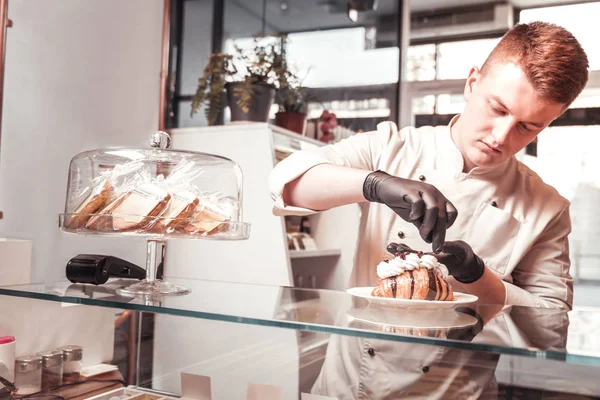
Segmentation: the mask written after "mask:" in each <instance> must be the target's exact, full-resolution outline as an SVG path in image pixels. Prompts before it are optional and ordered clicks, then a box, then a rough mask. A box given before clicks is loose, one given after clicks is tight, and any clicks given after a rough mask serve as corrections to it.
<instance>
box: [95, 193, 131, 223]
mask: <svg viewBox="0 0 600 400" xmlns="http://www.w3.org/2000/svg"><path fill="white" fill-rule="evenodd" d="M130 194H131V192H127V193H123V194H121V195H120V196H118V197H117V198H116V199H114V200H113V201H112V202H110V203H109V204H108V205H107V206H105V207H104V208H103V209H102V210H100V212H98V213H97V214H96V215H94V216H93V217H92V218H90V219H89V221H88V222H87V223H86V224H85V227H86V228H87V229H90V230H93V231H107V230H108V231H110V230H112V216H111V214H112V212H113V210H114V209H115V208H117V207H118V206H119V205H120V204H121V203H122V202H123V201H125V199H126V198H127V197H128V196H129V195H130Z"/></svg>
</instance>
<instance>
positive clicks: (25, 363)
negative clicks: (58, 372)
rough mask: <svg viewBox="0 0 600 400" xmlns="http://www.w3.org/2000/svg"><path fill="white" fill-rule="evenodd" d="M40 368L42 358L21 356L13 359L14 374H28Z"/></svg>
mask: <svg viewBox="0 0 600 400" xmlns="http://www.w3.org/2000/svg"><path fill="white" fill-rule="evenodd" d="M40 368H42V357H40V356H23V357H17V358H15V372H30V371H35V370H38V369H40Z"/></svg>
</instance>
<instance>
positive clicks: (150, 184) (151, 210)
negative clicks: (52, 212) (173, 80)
mask: <svg viewBox="0 0 600 400" xmlns="http://www.w3.org/2000/svg"><path fill="white" fill-rule="evenodd" d="M155 135H157V134H155ZM164 135H166V134H164ZM166 137H167V138H168V135H167V136H166ZM169 141H170V139H169V140H167V141H166V142H165V141H160V140H158V141H157V140H151V143H152V144H154V145H156V144H158V145H161V144H162V145H163V146H164V145H165V143H167V144H168V143H169ZM241 203H242V171H241V169H240V167H239V166H238V165H237V164H236V163H235V162H234V161H232V160H230V159H227V158H225V157H220V156H216V155H212V154H206V153H197V152H190V151H177V150H166V149H163V148H147V149H144V148H107V149H101V150H92V151H86V152H83V153H79V154H77V155H76V156H75V157H73V159H72V160H71V163H70V167H69V181H68V185H67V197H66V202H65V212H64V214H61V215H60V226H61V228H62V229H63V230H64V231H67V232H71V233H79V234H99V235H106V234H110V235H114V234H124V235H142V236H150V237H156V238H168V237H185V238H204V239H221V240H223V239H225V240H227V239H229V240H236V239H246V238H247V237H248V230H249V225H248V224H245V223H243V222H242V208H241Z"/></svg>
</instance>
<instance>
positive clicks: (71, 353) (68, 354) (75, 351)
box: [58, 345, 83, 383]
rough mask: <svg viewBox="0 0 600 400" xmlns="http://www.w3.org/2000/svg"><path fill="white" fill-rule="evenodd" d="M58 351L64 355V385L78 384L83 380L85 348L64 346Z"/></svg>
mask: <svg viewBox="0 0 600 400" xmlns="http://www.w3.org/2000/svg"><path fill="white" fill-rule="evenodd" d="M58 350H60V351H62V353H63V383H71V382H77V381H79V380H80V379H81V367H82V361H81V360H82V359H83V347H81V346H74V345H71V346H64V347H60V348H59V349H58Z"/></svg>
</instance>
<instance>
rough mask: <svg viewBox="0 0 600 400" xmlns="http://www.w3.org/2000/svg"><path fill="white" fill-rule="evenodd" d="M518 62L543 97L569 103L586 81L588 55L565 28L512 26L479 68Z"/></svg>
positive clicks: (534, 24)
mask: <svg viewBox="0 0 600 400" xmlns="http://www.w3.org/2000/svg"><path fill="white" fill-rule="evenodd" d="M508 62H512V63H514V64H516V65H518V66H519V67H520V68H521V69H522V70H523V72H524V73H525V75H526V76H527V78H528V79H529V82H530V83H531V84H532V86H533V88H534V89H535V91H536V93H537V94H538V95H539V96H540V97H541V98H542V99H544V100H550V101H552V102H554V103H559V104H565V105H567V106H568V105H570V104H571V103H572V102H573V100H575V99H576V98H577V96H579V94H580V93H581V91H582V90H583V88H584V87H585V85H586V84H587V81H588V76H589V73H588V67H589V64H588V58H587V55H586V54H585V51H584V50H583V48H582V47H581V44H579V42H578V41H577V39H575V36H573V35H572V34H571V32H569V31H567V30H566V29H564V28H562V27H560V26H557V25H554V24H550V23H546V22H532V23H530V24H517V25H515V26H514V27H512V28H511V29H510V30H509V31H508V32H507V33H506V34H505V35H504V36H503V37H502V39H501V40H500V42H499V43H498V44H497V45H496V47H495V48H494V50H492V52H491V53H490V55H489V56H488V58H487V60H486V61H485V63H484V64H483V67H482V68H481V72H482V74H483V75H484V76H485V74H486V72H487V71H488V70H489V69H490V68H491V67H492V66H493V65H494V64H504V63H508Z"/></svg>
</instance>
